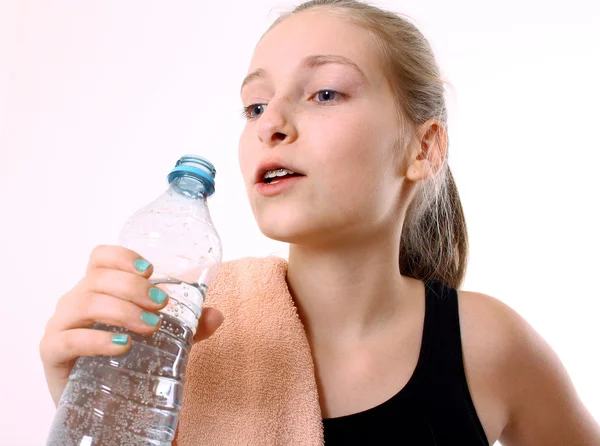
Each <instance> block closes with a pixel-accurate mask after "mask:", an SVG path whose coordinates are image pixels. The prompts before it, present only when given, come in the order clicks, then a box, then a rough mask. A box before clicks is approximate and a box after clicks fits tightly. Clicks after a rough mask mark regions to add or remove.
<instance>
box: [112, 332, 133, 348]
mask: <svg viewBox="0 0 600 446" xmlns="http://www.w3.org/2000/svg"><path fill="white" fill-rule="evenodd" d="M128 339H129V336H128V335H126V334H123V333H117V334H114V335H113V337H112V342H113V344H118V345H127V340H128Z"/></svg>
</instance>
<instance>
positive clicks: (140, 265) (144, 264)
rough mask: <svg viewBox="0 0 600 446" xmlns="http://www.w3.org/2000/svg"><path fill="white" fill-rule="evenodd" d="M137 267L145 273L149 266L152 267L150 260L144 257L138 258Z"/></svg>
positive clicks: (135, 263)
mask: <svg viewBox="0 0 600 446" xmlns="http://www.w3.org/2000/svg"><path fill="white" fill-rule="evenodd" d="M133 264H134V266H135V269H137V270H138V271H139V272H140V273H143V272H144V271H146V270H147V269H148V268H150V262H148V261H147V260H144V259H137V260H136V261H135V262H134V263H133Z"/></svg>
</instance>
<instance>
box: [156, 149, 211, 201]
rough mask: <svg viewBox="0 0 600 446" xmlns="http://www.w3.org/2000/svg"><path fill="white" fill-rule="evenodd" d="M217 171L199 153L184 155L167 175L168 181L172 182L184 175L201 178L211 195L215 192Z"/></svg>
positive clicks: (207, 193) (207, 192) (208, 193)
mask: <svg viewBox="0 0 600 446" xmlns="http://www.w3.org/2000/svg"><path fill="white" fill-rule="evenodd" d="M216 174H217V171H216V170H215V166H213V164H212V163H211V162H210V161H208V160H207V159H206V158H203V157H201V156H198V155H192V154H189V155H184V156H182V157H181V158H179V160H178V161H177V163H176V164H175V167H174V168H173V170H171V172H170V173H169V175H168V176H167V181H168V182H169V184H171V183H172V182H173V181H174V180H176V179H177V178H181V177H182V176H191V177H194V178H197V179H199V180H200V181H201V182H202V184H204V187H205V189H206V195H207V196H211V195H212V194H213V193H214V192H215V176H216Z"/></svg>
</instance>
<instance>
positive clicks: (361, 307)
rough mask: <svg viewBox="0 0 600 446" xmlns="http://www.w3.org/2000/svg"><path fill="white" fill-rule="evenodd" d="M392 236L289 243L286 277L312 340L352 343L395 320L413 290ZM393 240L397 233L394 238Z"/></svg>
mask: <svg viewBox="0 0 600 446" xmlns="http://www.w3.org/2000/svg"><path fill="white" fill-rule="evenodd" d="M391 239H392V238H389V237H388V238H385V239H383V238H380V239H374V240H371V241H369V242H366V241H365V240H364V239H361V241H360V242H357V243H355V244H352V245H346V246H343V247H336V249H332V248H331V246H329V247H328V248H327V249H326V250H324V249H320V248H319V247H315V246H311V247H308V246H305V245H290V252H289V260H288V272H287V281H288V286H289V289H290V293H291V294H292V297H293V298H294V301H295V304H296V306H297V308H298V311H299V315H300V318H301V319H302V322H303V324H304V327H305V330H306V333H307V336H308V337H309V341H310V342H311V344H313V345H314V344H316V345H326V346H336V347H339V348H344V347H345V346H350V345H355V344H356V342H360V341H361V340H364V339H367V338H369V337H370V336H374V335H376V334H377V333H378V332H380V331H381V330H382V329H384V328H385V327H386V326H387V325H388V323H389V322H391V321H394V320H397V316H398V315H399V314H401V313H402V312H403V311H404V310H405V309H406V308H407V305H408V303H409V302H408V300H409V299H403V297H407V296H408V295H409V294H410V292H411V291H414V290H415V286H416V285H415V282H417V281H416V280H415V279H412V278H409V277H405V276H402V275H401V274H400V267H399V261H398V259H399V251H400V247H399V243H398V242H395V243H392V242H391ZM393 239H394V240H396V239H395V237H394V238H393Z"/></svg>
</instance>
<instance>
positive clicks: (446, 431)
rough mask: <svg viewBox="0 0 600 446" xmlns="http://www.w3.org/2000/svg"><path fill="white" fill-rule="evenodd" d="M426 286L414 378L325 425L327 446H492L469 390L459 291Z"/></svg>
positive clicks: (437, 284) (429, 283) (436, 283)
mask: <svg viewBox="0 0 600 446" xmlns="http://www.w3.org/2000/svg"><path fill="white" fill-rule="evenodd" d="M424 283H425V301H426V303H425V321H424V325H423V338H422V342H421V350H420V353H419V360H418V362H417V366H416V368H415V370H414V372H413V375H412V376H411V378H410V379H409V381H408V383H407V384H406V385H405V386H404V388H403V389H402V390H400V392H398V393H397V394H396V395H394V396H393V397H392V398H390V399H389V400H387V401H385V402H384V403H382V404H380V405H378V406H376V407H373V408H371V409H368V410H365V411H363V412H359V413H355V414H351V415H346V416H342V417H337V418H327V419H324V420H323V427H324V429H325V444H326V446H332V445H334V446H336V445H344V446H346V445H406V446H471V445H474V446H475V445H476V446H480V445H486V446H489V444H488V441H487V438H486V435H485V431H484V430H483V426H482V425H481V422H480V420H479V418H478V416H477V413H476V411H475V406H474V405H473V401H472V399H471V395H470V393H469V388H468V387H467V380H466V377H465V370H464V366H463V356H462V345H461V339H460V324H459V317H458V295H457V292H456V289H454V288H451V287H449V286H447V285H445V284H444V282H442V281H437V280H435V281H433V280H432V281H425V282H424Z"/></svg>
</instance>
